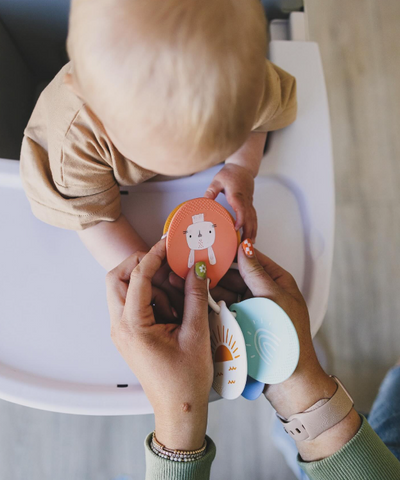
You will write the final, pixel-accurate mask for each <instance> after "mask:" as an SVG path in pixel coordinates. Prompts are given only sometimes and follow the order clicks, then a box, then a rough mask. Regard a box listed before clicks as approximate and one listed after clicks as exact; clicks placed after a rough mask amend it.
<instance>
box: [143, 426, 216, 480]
mask: <svg viewBox="0 0 400 480" xmlns="http://www.w3.org/2000/svg"><path fill="white" fill-rule="evenodd" d="M152 433H153V432H152ZM152 433H150V434H149V435H148V436H147V437H146V440H145V441H144V447H145V452H146V480H165V479H168V480H209V478H210V471H211V464H212V462H213V460H214V458H215V454H216V447H215V443H214V442H213V441H212V440H211V438H210V437H207V436H206V439H207V451H206V454H205V455H204V457H202V458H201V459H200V460H196V461H195V462H173V461H171V460H167V459H164V458H161V457H159V456H158V455H156V454H155V453H154V452H153V450H152V449H151V447H150V443H151V436H152Z"/></svg>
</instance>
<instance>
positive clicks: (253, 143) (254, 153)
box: [225, 132, 267, 178]
mask: <svg viewBox="0 0 400 480" xmlns="http://www.w3.org/2000/svg"><path fill="white" fill-rule="evenodd" d="M266 139H267V133H265V132H251V133H250V135H249V136H248V138H247V140H246V141H245V143H244V144H243V145H242V146H241V147H240V148H239V150H237V151H236V152H235V153H234V154H233V155H231V156H230V157H229V158H227V159H226V161H225V164H227V163H228V164H229V163H231V164H234V165H239V166H240V167H244V168H246V169H247V170H248V171H249V172H250V173H251V174H252V175H253V178H255V177H256V176H257V175H258V171H259V169H260V164H261V160H262V158H263V153H264V146H265V141H266Z"/></svg>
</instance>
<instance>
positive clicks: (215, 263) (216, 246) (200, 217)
mask: <svg viewBox="0 0 400 480" xmlns="http://www.w3.org/2000/svg"><path fill="white" fill-rule="evenodd" d="M164 233H167V259H168V263H169V266H170V267H171V268H172V270H173V271H174V272H175V273H176V274H177V275H179V276H180V277H182V278H185V277H186V275H187V273H188V271H189V269H190V268H191V267H192V266H193V265H194V264H195V263H196V262H199V261H203V262H205V263H206V265H207V277H208V278H209V279H210V285H211V287H215V286H216V285H217V283H218V282H219V281H220V280H221V278H222V277H223V276H224V275H225V273H226V272H227V271H228V270H229V267H230V266H231V264H232V262H233V260H234V258H235V255H236V252H237V247H238V240H239V241H240V239H239V237H238V233H237V232H236V230H235V226H234V221H233V218H232V216H231V214H230V213H229V212H228V211H227V210H226V209H225V208H224V207H223V206H222V205H220V204H219V203H218V202H216V201H215V200H210V199H209V198H195V199H193V200H189V201H188V202H185V203H183V204H182V205H181V206H180V207H178V208H177V209H175V210H174V212H172V214H171V215H170V216H169V217H168V219H167V222H166V224H165V227H164Z"/></svg>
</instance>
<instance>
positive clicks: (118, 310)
mask: <svg viewBox="0 0 400 480" xmlns="http://www.w3.org/2000/svg"><path fill="white" fill-rule="evenodd" d="M146 253H147V252H135V253H134V254H133V255H131V256H130V257H128V258H127V259H126V260H124V261H123V262H122V263H121V264H120V265H118V266H117V267H115V268H114V269H113V270H111V271H110V272H108V273H107V275H106V289H107V304H108V309H109V312H110V318H111V322H112V323H113V322H118V321H119V320H120V319H121V317H122V313H123V311H124V307H125V300H126V294H127V291H128V285H129V280H130V277H131V273H132V271H133V270H134V269H135V268H136V267H137V265H138V264H139V263H140V261H141V260H142V258H143V257H144V256H145V255H146Z"/></svg>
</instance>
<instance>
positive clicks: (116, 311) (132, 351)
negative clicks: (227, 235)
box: [107, 240, 213, 450]
mask: <svg viewBox="0 0 400 480" xmlns="http://www.w3.org/2000/svg"><path fill="white" fill-rule="evenodd" d="M164 259H165V240H161V241H160V242H158V243H157V244H156V245H155V246H154V247H153V248H152V249H151V250H150V251H149V252H148V253H147V254H146V255H145V256H144V257H143V258H141V259H138V258H136V257H135V255H133V256H132V257H129V258H128V259H126V260H125V261H124V262H123V263H122V264H121V265H120V266H119V267H117V268H115V269H114V270H112V271H111V272H110V273H109V274H108V275H107V299H108V304H109V310H110V316H111V337H112V340H113V342H114V343H115V345H116V347H117V348H118V350H119V352H120V353H121V355H122V356H123V358H124V359H125V361H126V362H127V363H128V365H129V367H130V368H131V369H132V371H133V373H134V374H135V375H136V376H137V378H138V380H139V381H140V383H141V385H142V387H143V390H144V392H145V393H146V395H147V398H148V399H149V401H150V403H151V404H152V406H153V408H154V413H155V420H156V435H157V439H158V440H159V441H160V442H161V443H163V444H164V445H166V446H167V447H169V448H174V449H182V450H194V449H197V448H200V447H201V446H202V444H203V441H204V436H205V431H206V425H207V412H208V396H209V392H210V389H211V384H212V378H213V365H212V358H211V345H210V332H209V326H208V303H207V282H206V281H205V279H202V278H199V277H197V276H196V274H195V271H194V269H191V270H190V271H189V274H188V276H187V279H186V284H185V300H184V313H183V319H182V324H181V325H176V324H173V323H157V322H156V320H155V317H154V313H153V308H152V304H153V303H154V302H157V295H158V294H159V292H158V291H157V289H155V288H154V287H153V286H152V279H153V277H154V275H155V274H156V272H157V271H158V270H159V268H160V267H161V265H162V263H163V261H164Z"/></svg>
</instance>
